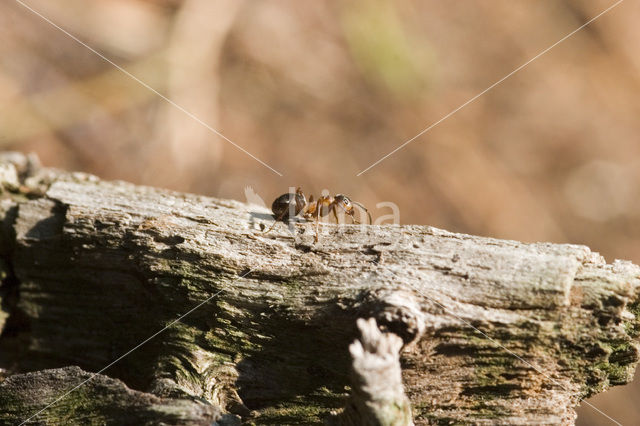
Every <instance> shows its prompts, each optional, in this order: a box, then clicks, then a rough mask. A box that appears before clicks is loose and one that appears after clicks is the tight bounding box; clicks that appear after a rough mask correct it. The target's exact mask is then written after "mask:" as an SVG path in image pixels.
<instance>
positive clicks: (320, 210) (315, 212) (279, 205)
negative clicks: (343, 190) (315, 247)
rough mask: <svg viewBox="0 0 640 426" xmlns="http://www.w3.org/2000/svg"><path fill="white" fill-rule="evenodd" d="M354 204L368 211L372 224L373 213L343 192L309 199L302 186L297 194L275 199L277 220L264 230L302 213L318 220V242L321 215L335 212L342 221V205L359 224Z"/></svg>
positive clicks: (303, 215)
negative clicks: (339, 211)
mask: <svg viewBox="0 0 640 426" xmlns="http://www.w3.org/2000/svg"><path fill="white" fill-rule="evenodd" d="M354 205H356V206H358V207H360V208H361V209H362V210H364V211H365V212H366V213H367V216H368V217H369V225H371V214H370V213H369V210H367V208H366V207H365V206H363V205H362V204H360V203H358V202H356V201H351V200H350V199H349V197H347V196H346V195H343V194H337V195H335V196H333V197H332V196H325V195H322V196H320V198H318V199H317V200H315V201H314V200H313V195H311V196H310V197H309V201H307V198H306V197H305V196H304V193H303V192H302V189H301V188H297V189H296V192H295V194H291V193H288V194H282V195H281V196H279V197H278V198H276V199H275V200H274V201H273V204H271V211H272V212H273V217H274V218H275V219H276V221H275V222H274V223H273V225H271V228H269V229H268V230H266V231H264V232H269V231H271V230H272V229H273V227H274V226H276V223H278V222H279V221H281V222H286V221H288V220H289V219H291V218H292V217H293V216H297V215H299V214H300V213H302V217H304V218H305V219H307V220H311V219H315V221H316V236H315V242H318V226H319V223H320V218H321V217H326V216H327V215H329V213H333V217H335V218H336V222H337V223H340V221H339V220H338V212H337V209H338V207H340V208H341V209H342V210H343V211H344V212H345V213H346V214H347V215H349V216H350V217H351V221H352V223H354V224H358V223H360V222H358V221H357V220H356V219H355V217H354V214H355V212H356V210H355V208H354V207H353V206H354Z"/></svg>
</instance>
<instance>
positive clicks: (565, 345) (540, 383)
mask: <svg viewBox="0 0 640 426" xmlns="http://www.w3.org/2000/svg"><path fill="white" fill-rule="evenodd" d="M16 170H17V173H16ZM0 179H1V180H2V186H3V199H2V201H1V204H0V207H1V209H2V212H3V219H4V220H3V228H2V233H1V241H0V243H1V244H0V248H1V254H2V257H3V260H4V263H3V264H2V270H3V273H4V277H5V278H4V281H3V286H2V293H0V294H1V296H0V297H2V312H3V313H2V314H0V322H4V331H3V333H2V337H1V338H0V368H4V369H6V370H7V372H6V373H7V374H16V373H24V372H28V371H36V370H42V369H49V368H58V367H64V366H69V365H74V366H79V367H81V368H82V369H83V370H85V371H98V370H100V369H101V368H102V367H104V366H105V365H107V364H109V363H110V362H111V361H113V360H115V359H116V358H118V357H119V356H120V355H122V354H124V353H126V352H127V351H129V350H130V349H131V348H133V347H134V346H136V345H138V344H139V343H140V342H142V341H143V340H145V339H146V338H148V337H149V336H151V335H152V334H153V333H155V332H157V331H159V330H161V329H162V328H163V327H165V326H166V325H168V324H170V323H171V322H172V321H173V320H175V319H176V318H177V317H178V316H179V315H181V314H184V313H185V312H187V311H189V310H190V309H192V308H193V307H195V306H196V305H198V304H199V303H201V302H202V301H204V300H206V299H208V298H211V300H210V301H209V302H208V303H206V304H204V305H202V306H201V307H199V308H198V309H196V310H195V311H193V312H192V313H191V314H189V315H188V316H186V317H185V318H184V319H182V320H180V321H179V322H177V323H175V324H173V325H172V326H171V327H169V328H168V329H166V330H165V331H164V332H162V333H161V334H160V335H158V336H157V337H156V338H154V339H152V340H150V341H149V342H148V343H146V344H145V345H143V346H141V347H140V348H139V349H137V350H135V351H134V352H132V353H131V354H130V355H128V356H126V357H125V358H123V359H122V360H121V361H119V362H118V363H116V364H115V365H113V366H112V367H110V368H109V369H108V370H106V371H105V372H103V375H101V376H99V378H100V380H111V379H110V378H115V379H119V380H121V381H122V382H124V383H125V384H126V385H127V386H128V387H129V388H131V389H135V390H136V391H140V392H145V395H146V394H152V395H150V396H145V398H151V397H154V398H161V399H162V401H163V402H162V403H163V404H169V405H171V404H170V402H167V401H170V400H171V399H175V400H176V401H183V402H184V401H197V402H198V403H199V404H211V405H212V406H213V407H215V410H213V409H212V410H211V411H207V414H206V415H212V414H211V413H213V412H216V410H219V411H220V412H222V413H227V414H229V415H234V416H237V417H236V418H241V419H242V420H243V421H244V422H246V423H255V424H310V423H318V422H322V421H325V420H326V419H327V418H328V416H329V414H330V413H331V412H334V416H333V417H332V418H333V420H335V419H336V418H340V415H339V411H340V409H341V408H342V407H344V406H345V405H346V404H347V401H349V400H351V401H352V398H354V397H357V394H360V395H365V394H366V392H358V389H357V383H355V385H356V389H355V390H354V392H353V395H352V396H351V397H349V393H350V386H351V382H350V368H351V367H350V366H351V362H352V360H351V356H350V353H349V349H348V348H349V345H350V344H351V343H352V342H353V341H354V340H355V339H356V337H358V336H359V333H358V330H357V327H356V320H357V319H358V318H369V317H373V318H375V319H376V320H377V322H378V324H380V325H381V326H382V327H383V329H384V330H386V331H389V332H393V333H395V334H397V335H398V336H400V337H401V338H402V339H403V341H404V346H403V348H402V350H401V353H400V356H401V366H402V381H403V384H404V388H405V390H406V395H407V396H408V398H409V400H410V402H411V412H412V415H413V419H414V421H415V423H416V424H429V423H443V424H446V423H449V422H452V423H460V422H462V423H474V424H541V423H546V424H558V423H562V424H572V422H573V420H574V419H575V412H574V407H575V406H576V405H577V404H578V403H579V401H580V400H581V399H582V398H584V397H587V396H590V395H593V394H595V393H597V392H601V391H603V390H605V389H606V388H607V387H609V386H611V385H618V384H624V383H627V382H628V381H630V380H631V378H632V376H633V372H634V369H635V366H636V364H637V361H638V343H637V338H638V334H639V332H638V330H639V329H640V328H639V327H640V324H639V322H638V313H639V308H638V303H639V302H638V296H639V287H640V268H638V267H637V266H635V265H633V264H630V263H628V262H621V261H616V262H614V263H613V264H607V263H605V261H604V259H603V258H602V257H600V256H599V255H598V254H596V253H592V252H591V251H590V250H589V249H588V248H587V247H583V246H576V245H557V244H547V243H541V244H525V243H520V242H516V241H504V240H496V239H491V238H483V237H476V236H470V235H461V234H455V233H450V232H446V231H442V230H439V229H435V228H431V227H426V226H364V227H357V226H349V225H344V226H339V227H338V226H335V225H330V226H324V229H325V231H326V232H325V234H323V235H321V237H320V241H319V243H314V242H313V227H312V226H311V225H310V224H306V223H296V224H294V225H292V228H293V229H294V231H295V232H294V233H293V234H291V233H290V232H289V231H287V227H286V226H285V225H283V224H279V225H278V226H276V227H275V228H274V230H273V231H272V232H271V233H269V234H264V233H262V232H261V230H260V224H270V220H271V219H270V215H269V211H268V210H266V209H264V208H261V207H258V206H254V205H247V204H243V203H240V202H237V201H230V200H220V199H213V198H208V197H203V196H198V195H190V194H181V193H175V192H170V191H164V190H159V189H154V188H148V187H141V186H134V185H131V184H127V183H123V182H105V181H101V180H99V179H97V178H95V177H92V176H88V175H85V174H71V173H65V172H60V171H55V170H50V169H40V170H37V167H35V166H34V165H33V164H31V163H30V162H29V161H27V160H26V159H25V158H24V157H21V156H16V155H13V156H7V155H5V156H4V157H3V158H2V159H0ZM274 195H278V194H274ZM212 296H213V297H212ZM54 371H57V372H60V371H67V370H54ZM74 371H80V370H74ZM42 374H46V372H42ZM79 374H80V373H79ZM82 374H86V373H81V374H80V376H82ZM63 376H64V374H63ZM67 376H68V374H67ZM105 376H109V377H105ZM356 376H357V375H356ZM13 380H18V381H19V380H23V382H24V383H30V382H29V381H28V380H26V381H25V380H24V378H23V376H16V377H15V378H13ZM74 380H77V379H73V380H68V382H69V388H71V387H73V385H74V383H75V382H74ZM33 383H34V386H35V388H36V389H37V382H33ZM101 383H102V382H101ZM390 383H393V381H391V382H390ZM4 389H5V396H6V395H13V396H11V397H4V398H3V397H0V413H6V412H9V411H10V412H11V413H13V414H12V415H13V417H11V418H10V421H14V420H15V419H16V418H20V417H23V418H27V417H29V416H30V415H31V414H33V412H34V410H35V408H36V404H35V402H34V401H33V400H30V401H29V404H26V405H24V406H21V405H20V404H16V403H15V401H21V399H20V398H21V397H20V396H19V395H14V394H12V393H11V392H9V391H8V388H7V387H6V386H5V388H4ZM14 389H15V387H14ZM55 389H58V388H55ZM92 389H94V390H95V388H92ZM27 392H28V390H27ZM105 392H106V391H105ZM128 392H133V391H131V390H128ZM38 395H39V394H38ZM41 395H42V401H41V405H42V407H44V406H45V405H46V404H48V403H49V402H51V401H52V400H53V393H46V392H44V393H42V394H41ZM78 395H85V394H83V393H79V391H78V393H77V394H76V396H78ZM114 395H115V394H114ZM118 395H122V393H118ZM113 398H114V399H118V398H120V397H117V398H116V397H113ZM123 398H124V397H123ZM349 398H351V399H349ZM183 402H181V403H183ZM81 403H82V402H79V401H78V399H77V398H71V397H69V398H65V399H63V400H62V401H60V402H58V403H57V404H56V406H57V407H58V411H56V412H61V410H60V407H64V406H65V404H81ZM184 403H185V404H186V402H184ZM114 404H115V405H116V406H119V407H121V406H126V404H127V403H126V402H122V401H120V402H115V401H114ZM175 404H178V402H175ZM175 404H174V406H175ZM356 405H358V404H356ZM360 406H362V407H364V406H367V405H366V404H360ZM116 408H117V407H116ZM96 410H98V409H96ZM35 411H37V410H35ZM192 413H193V412H190V414H189V413H187V414H185V415H191V414H192ZM336 414H337V415H336ZM3 416H5V417H4V419H5V420H6V419H8V418H7V417H6V416H7V414H0V423H2V421H1V420H2V419H3ZM96 416H98V415H97V414H96ZM229 418H233V417H227V419H229ZM66 420H67V421H73V419H66ZM35 421H41V422H44V423H47V422H49V423H51V424H53V423H55V421H54V420H52V418H51V417H46V416H44V414H43V415H41V416H39V417H37V418H35ZM158 421H160V420H158ZM203 421H204V422H206V421H207V419H206V418H204V417H203ZM208 421H210V419H208ZM151 422H152V423H153V422H154V421H151ZM223 422H224V419H223ZM79 423H81V422H79Z"/></svg>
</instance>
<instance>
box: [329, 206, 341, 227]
mask: <svg viewBox="0 0 640 426" xmlns="http://www.w3.org/2000/svg"><path fill="white" fill-rule="evenodd" d="M329 208H330V209H331V211H332V212H333V217H335V218H336V223H338V224H339V223H340V219H338V213H337V212H336V210H337V209H336V205H335V204H331V207H329Z"/></svg>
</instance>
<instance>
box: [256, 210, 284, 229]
mask: <svg viewBox="0 0 640 426" xmlns="http://www.w3.org/2000/svg"><path fill="white" fill-rule="evenodd" d="M285 213H287V210H285V211H283V212H282V213H280V216H278V218H277V219H276V220H275V221H274V222H273V225H271V228H269V229H267V230H266V231H262V233H264V234H266V233H267V232H270V231H271V230H272V229H273V228H274V227H275V226H276V223H278V222H279V221H281V220H282V218H283V217H284V214H285Z"/></svg>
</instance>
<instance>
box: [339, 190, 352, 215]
mask: <svg viewBox="0 0 640 426" xmlns="http://www.w3.org/2000/svg"><path fill="white" fill-rule="evenodd" d="M334 202H335V203H336V204H338V205H339V206H340V207H342V208H343V209H344V211H345V212H346V213H347V214H349V215H353V213H354V210H353V205H352V204H351V200H350V199H349V197H347V196H346V195H343V194H338V195H336V196H335V197H334Z"/></svg>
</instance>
